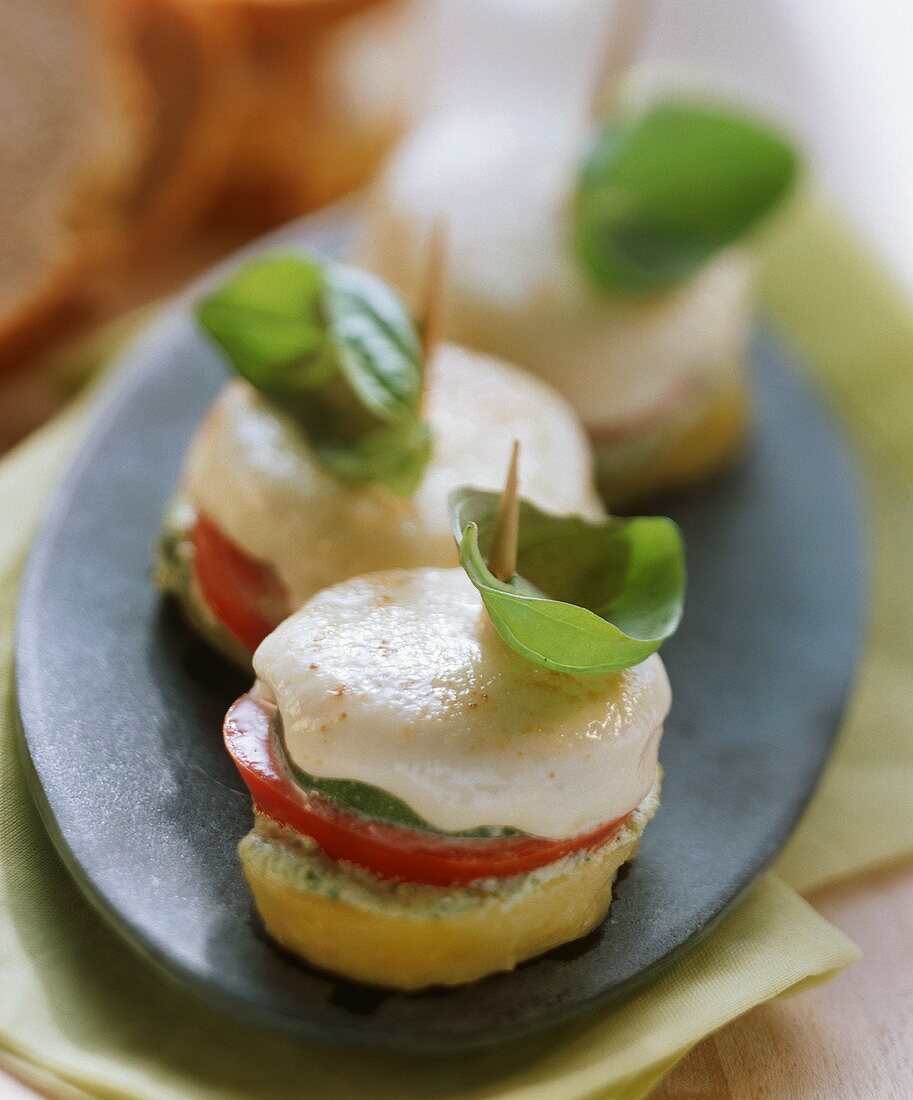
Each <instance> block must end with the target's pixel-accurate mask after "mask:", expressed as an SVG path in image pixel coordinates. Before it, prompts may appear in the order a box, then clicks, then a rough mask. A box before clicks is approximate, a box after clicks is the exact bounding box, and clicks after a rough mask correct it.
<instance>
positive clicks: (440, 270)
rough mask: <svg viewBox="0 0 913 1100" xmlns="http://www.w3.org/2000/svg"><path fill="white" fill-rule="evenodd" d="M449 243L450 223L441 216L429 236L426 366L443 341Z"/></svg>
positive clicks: (424, 322)
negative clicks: (448, 227) (448, 224)
mask: <svg viewBox="0 0 913 1100" xmlns="http://www.w3.org/2000/svg"><path fill="white" fill-rule="evenodd" d="M449 243H450V242H449V237H448V233H447V222H446V219H445V218H444V217H443V216H439V217H437V218H435V219H434V221H433V222H432V224H431V231H430V233H429V234H428V260H427V266H426V267H425V302H424V308H423V310H422V319H421V329H422V357H423V360H424V363H425V366H427V365H428V364H429V363H430V362H431V359H432V357H433V356H434V353H435V352H436V351H437V349H438V347H439V345H440V343H441V339H442V337H443V331H444V297H445V292H446V289H447V264H448V259H449V256H448V253H449V250H450V249H449Z"/></svg>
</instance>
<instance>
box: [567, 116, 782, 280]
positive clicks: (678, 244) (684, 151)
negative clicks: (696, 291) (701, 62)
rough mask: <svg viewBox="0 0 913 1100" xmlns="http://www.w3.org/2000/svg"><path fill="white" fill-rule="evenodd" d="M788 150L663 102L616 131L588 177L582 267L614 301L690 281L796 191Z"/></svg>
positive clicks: (586, 169) (770, 136)
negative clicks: (611, 293) (619, 295)
mask: <svg viewBox="0 0 913 1100" xmlns="http://www.w3.org/2000/svg"><path fill="white" fill-rule="evenodd" d="M797 171H798V158H797V156H796V153H795V150H794V149H793V148H792V146H791V145H790V144H789V142H788V141H787V140H786V139H785V138H784V137H782V136H781V135H780V134H778V133H776V132H775V131H773V130H771V129H769V128H767V127H766V126H764V125H762V124H761V123H759V122H756V121H755V120H753V119H752V118H750V117H747V116H744V115H739V114H736V113H734V112H732V111H730V110H726V109H724V108H722V107H714V106H711V105H704V104H697V103H686V102H674V101H666V102H661V103H659V104H657V105H656V106H654V107H652V108H651V109H649V110H648V111H647V112H646V113H645V114H643V115H641V116H640V117H637V118H634V119H621V120H620V121H618V122H617V123H614V124H612V125H610V126H609V127H608V128H607V129H606V131H605V132H604V134H603V136H602V138H601V139H600V141H599V142H598V144H597V145H596V147H595V148H594V149H593V151H592V153H591V154H590V156H589V158H588V159H587V161H586V162H585V164H584V166H583V169H582V171H581V174H580V177H579V180H578V185H577V190H576V195H575V200H574V212H573V237H574V249H575V252H576V256H577V259H578V262H579V263H580V264H581V266H582V267H583V269H584V271H585V272H586V273H587V274H588V276H589V277H590V278H591V279H592V280H593V281H594V282H595V283H596V284H597V285H599V286H603V287H606V288H608V289H611V290H613V291H615V292H617V293H623V294H637V293H643V292H649V291H652V290H660V289H663V288H665V287H669V286H672V285H674V284H675V283H678V282H680V281H681V280H683V279H687V278H688V277H689V276H690V275H692V274H693V273H694V272H695V271H696V270H697V269H698V268H700V267H701V266H702V265H703V264H705V263H706V262H707V261H708V260H709V259H710V258H711V257H712V256H713V255H714V254H715V253H716V252H719V251H720V250H721V249H723V248H726V247H727V246H729V245H731V244H734V243H735V242H736V241H738V240H739V239H741V238H742V237H743V236H745V235H746V234H747V233H748V232H750V231H751V230H752V229H753V228H754V227H755V226H756V225H757V224H758V223H759V222H760V221H761V220H762V219H763V218H764V217H765V216H766V215H767V214H769V213H770V212H771V211H772V210H773V209H774V207H776V206H777V205H778V203H780V202H781V200H782V199H783V198H784V197H785V196H786V194H787V193H788V192H789V190H790V188H791V187H792V185H793V183H794V181H795V178H796V174H797Z"/></svg>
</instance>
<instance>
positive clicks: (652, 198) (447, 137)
mask: <svg viewBox="0 0 913 1100" xmlns="http://www.w3.org/2000/svg"><path fill="white" fill-rule="evenodd" d="M582 115H583V112H582V111H581V112H580V116H581V117H577V118H572V117H571V116H569V115H568V114H567V113H566V112H565V113H562V114H559V115H556V116H554V117H553V116H551V115H550V114H549V113H548V110H547V109H544V110H543V111H542V112H540V113H539V114H537V115H536V116H533V115H532V114H531V113H530V115H529V116H528V117H521V116H520V115H518V114H517V113H514V114H509V113H498V112H497V109H496V108H494V109H490V110H489V111H488V113H479V112H475V113H473V112H456V113H450V114H447V115H445V116H443V117H442V118H439V119H432V120H431V121H430V122H429V123H427V124H426V125H425V126H424V127H422V128H421V129H419V130H418V131H416V132H415V133H414V134H413V135H412V136H411V137H409V138H408V139H407V140H406V142H405V143H404V144H403V145H402V147H401V148H400V150H399V151H398V153H397V154H396V155H395V156H394V158H393V159H392V161H391V162H390V164H389V165H388V167H387V169H386V171H385V173H384V174H383V175H382V176H381V179H380V181H379V183H378V184H377V186H376V187H375V189H374V192H373V195H372V197H371V199H370V201H369V203H368V207H367V211H366V219H365V227H364V232H363V239H362V241H361V244H360V245H359V248H358V259H359V262H360V263H363V264H364V265H365V266H366V267H368V268H370V269H371V270H373V271H375V272H377V273H378V274H379V275H381V276H382V277H383V278H385V279H387V280H389V281H390V282H391V283H392V284H393V285H395V286H397V287H399V288H400V290H401V291H402V292H403V293H404V294H405V295H406V297H407V298H410V297H411V296H412V295H413V294H414V293H415V289H416V280H417V275H418V273H419V271H420V266H419V262H420V247H421V245H420V242H421V241H422V240H423V239H424V233H425V232H426V229H425V227H426V226H427V225H428V224H429V222H430V221H432V220H433V219H434V218H438V217H441V216H442V215H444V216H446V218H447V222H448V228H449V233H450V240H451V246H452V254H451V259H452V263H451V275H450V332H451V334H452V335H453V338H454V339H456V340H458V341H459V342H460V343H462V344H465V345H467V346H469V347H474V348H479V349H482V350H484V351H488V352H491V353H493V354H495V355H502V356H504V357H506V358H508V359H510V360H511V361H512V362H517V363H519V364H520V365H521V366H523V367H527V368H529V369H530V370H533V371H534V372H535V373H537V374H538V375H540V377H542V378H545V379H547V380H548V381H549V382H551V383H552V384H553V385H554V386H555V387H556V388H557V389H559V390H561V392H563V393H564V394H565V395H566V396H567V397H568V398H569V399H570V401H571V403H572V405H573V406H574V407H575V408H576V409H577V411H578V413H579V414H580V416H581V417H582V419H583V420H584V422H585V424H586V426H587V428H588V429H589V431H590V433H591V435H592V438H593V440H594V443H595V446H596V459H597V466H598V477H599V482H600V486H601V488H602V490H603V492H604V495H605V496H606V498H607V500H608V501H609V503H610V504H617V503H619V502H622V501H625V500H628V499H630V498H632V497H637V496H640V495H643V494H647V493H651V492H654V491H657V490H660V489H665V488H668V487H672V486H676V485H680V484H684V483H686V482H690V481H692V480H694V479H697V478H700V477H701V476H703V475H706V474H709V473H711V472H712V471H713V470H714V469H716V468H717V467H718V466H719V465H721V464H722V463H724V462H725V461H726V460H727V459H728V458H729V457H730V456H731V455H732V453H733V452H734V450H735V449H737V447H738V446H739V444H740V443H741V441H742V439H743V436H744V433H745V429H746V426H747V423H748V419H749V417H748V386H747V379H746V371H745V359H746V352H747V345H748V339H749V335H750V331H751V323H752V294H751V289H752V288H751V284H752V260H751V254H750V251H749V249H748V247H747V245H746V244H745V238H746V236H747V234H748V232H749V231H750V230H751V229H752V228H753V227H754V226H755V224H756V223H757V222H758V221H759V220H760V219H761V218H762V217H763V216H764V215H765V214H766V213H767V212H768V211H769V210H771V209H772V208H773V207H774V206H775V205H776V204H777V202H778V201H779V200H780V199H781V198H782V196H783V195H784V194H785V192H786V191H787V189H788V187H789V184H790V182H791V180H792V178H793V175H794V171H795V160H794V157H793V154H792V152H791V150H790V149H789V147H788V146H787V145H786V144H785V143H784V142H783V140H782V139H781V138H779V137H778V136H777V135H776V134H774V133H772V132H770V131H768V130H766V129H765V128H763V127H762V126H761V125H759V124H758V123H756V122H754V121H752V120H750V119H748V118H746V117H744V116H740V115H736V114H733V113H731V112H729V111H727V110H724V109H721V108H718V107H712V106H707V105H701V104H695V103H685V102H673V101H668V102H660V103H658V104H657V105H655V106H654V107H652V108H650V109H648V110H646V111H643V112H640V113H634V114H631V115H630V116H628V115H622V116H621V117H620V118H618V119H617V120H616V121H614V122H612V123H610V124H609V125H607V126H605V127H604V128H603V129H602V131H601V133H600V134H599V135H598V137H597V135H595V134H594V132H593V127H592V126H591V124H589V123H588V122H586V121H585V120H584V119H583V118H582Z"/></svg>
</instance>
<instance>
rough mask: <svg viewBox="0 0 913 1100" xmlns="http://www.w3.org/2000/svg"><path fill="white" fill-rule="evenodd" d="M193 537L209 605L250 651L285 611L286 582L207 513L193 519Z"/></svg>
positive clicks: (198, 573) (199, 582) (196, 568)
mask: <svg viewBox="0 0 913 1100" xmlns="http://www.w3.org/2000/svg"><path fill="white" fill-rule="evenodd" d="M191 539H192V540H193V545H194V572H195V574H196V581H197V585H198V586H199V589H200V594H201V595H202V597H203V599H204V600H205V601H206V605H207V607H208V608H209V610H210V611H211V612H212V614H213V615H214V616H215V617H216V619H218V621H219V622H220V623H221V624H222V626H224V627H225V629H226V630H227V631H228V632H229V634H231V636H232V637H233V638H235V639H236V640H237V641H239V642H240V643H241V645H243V646H244V648H245V649H247V650H249V651H250V652H251V653H253V651H254V650H255V649H256V648H257V646H258V645H259V644H260V643H261V642H262V641H263V639H264V638H265V637H266V636H267V634H271V633H272V632H273V630H275V628H276V627H277V626H278V625H279V623H281V622H282V620H283V619H284V618H285V617H286V615H287V614H288V611H289V598H288V593H287V592H286V591H285V586H284V585H283V584H282V581H280V580H279V578H278V577H277V576H276V574H275V572H274V571H273V569H272V568H271V567H270V566H269V565H267V564H266V563H265V562H260V561H256V560H255V559H254V558H251V557H249V556H248V555H247V554H246V553H245V552H244V551H243V550H242V549H241V548H240V547H238V546H236V545H235V544H234V543H233V542H231V541H230V540H229V539H227V538H226V537H225V535H223V534H222V532H221V531H220V530H219V528H218V527H217V526H216V525H215V524H214V523H213V522H212V520H211V519H209V518H208V517H207V516H204V515H199V516H198V517H197V521H196V524H195V525H194V528H193V532H192V534H191Z"/></svg>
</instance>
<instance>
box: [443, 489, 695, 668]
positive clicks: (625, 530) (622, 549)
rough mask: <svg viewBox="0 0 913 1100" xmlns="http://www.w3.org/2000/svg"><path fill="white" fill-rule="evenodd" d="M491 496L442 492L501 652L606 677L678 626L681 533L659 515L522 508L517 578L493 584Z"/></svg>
mask: <svg viewBox="0 0 913 1100" xmlns="http://www.w3.org/2000/svg"><path fill="white" fill-rule="evenodd" d="M498 504H499V496H498V494H497V493H487V492H482V491H481V490H479V489H468V488H461V489H456V490H455V491H454V492H453V493H451V495H450V512H451V520H452V523H453V528H454V534H455V535H456V539H457V544H458V545H459V548H460V561H461V563H462V565H463V568H464V569H465V570H466V573H467V575H468V577H469V579H470V580H471V581H472V583H473V584H474V585H475V586H476V588H477V589H478V590H479V593H480V594H481V596H482V600H483V602H484V604H485V607H486V609H487V611H488V614H489V616H490V618H491V621H492V623H493V624H494V626H495V628H496V629H497V631H498V633H499V634H500V635H501V637H502V638H503V639H504V640H505V642H507V644H508V645H509V646H511V647H512V648H513V649H515V650H517V652H518V653H522V654H523V655H524V656H525V657H528V658H529V659H530V660H532V661H535V662H536V663H537V664H541V665H545V666H547V667H548V668H553V669H557V670H558V671H560V672H572V673H596V672H601V673H604V672H614V671H617V670H619V669H622V668H630V667H631V666H632V665H635V664H638V663H639V662H641V661H643V660H645V659H646V658H647V657H649V656H650V654H651V653H654V652H656V650H657V649H659V647H660V645H661V644H662V643H663V642H664V641H665V640H666V638H668V637H670V636H671V635H672V634H673V633H674V632H675V630H676V629H677V627H678V624H679V622H680V620H681V616H682V607H683V603H684V592H685V558H684V545H683V542H682V536H681V532H680V531H679V529H678V527H677V526H676V525H675V524H674V523H673V522H672V520H669V519H664V518H662V517H638V518H635V519H615V518H613V517H606V519H604V520H601V521H600V522H598V523H593V522H590V521H588V520H585V519H582V518H581V517H579V516H552V515H549V514H547V513H545V512H541V511H539V509H537V508H535V507H534V506H533V505H532V504H529V503H528V502H526V501H522V502H521V505H520V534H519V541H518V546H517V575H516V576H515V577H513V578H512V579H511V580H510V581H499V580H498V579H497V578H496V577H495V576H494V575H493V574H492V573H491V571H490V570H489V568H488V564H487V552H488V549H489V546H490V541H491V538H492V535H493V532H494V528H495V523H496V520H497V514H498Z"/></svg>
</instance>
